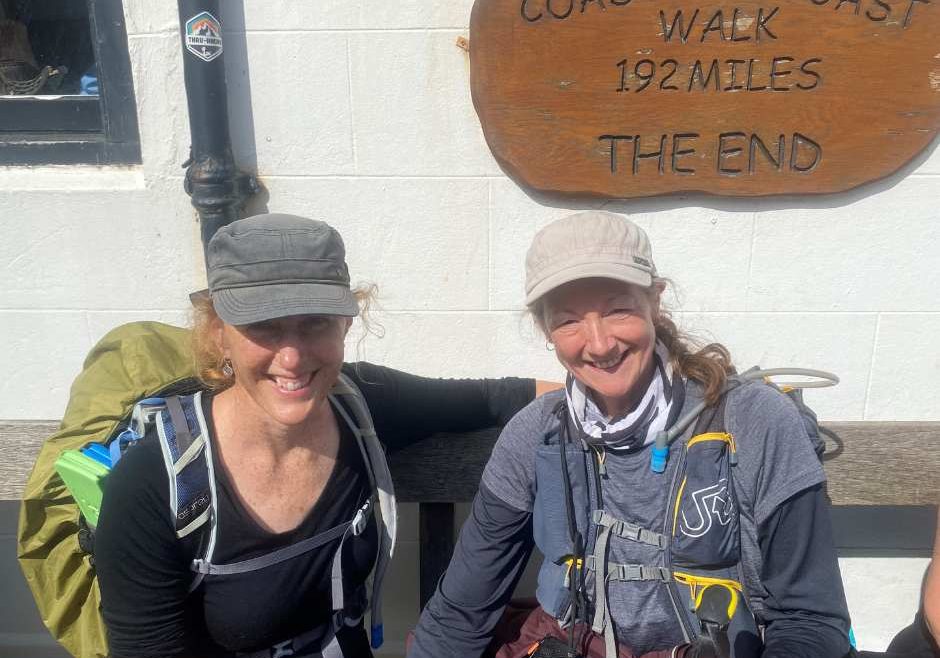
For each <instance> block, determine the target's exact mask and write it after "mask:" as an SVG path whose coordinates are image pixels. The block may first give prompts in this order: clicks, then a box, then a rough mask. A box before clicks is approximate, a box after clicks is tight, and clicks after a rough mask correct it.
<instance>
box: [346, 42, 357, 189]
mask: <svg viewBox="0 0 940 658" xmlns="http://www.w3.org/2000/svg"><path fill="white" fill-rule="evenodd" d="M352 90H353V65H352V47H351V46H350V44H349V36H348V35H347V37H346V97H347V98H348V99H349V142H350V148H351V149H352V160H353V170H354V171H357V172H358V171H359V152H358V151H357V150H356V108H355V103H354V101H353V91H352Z"/></svg>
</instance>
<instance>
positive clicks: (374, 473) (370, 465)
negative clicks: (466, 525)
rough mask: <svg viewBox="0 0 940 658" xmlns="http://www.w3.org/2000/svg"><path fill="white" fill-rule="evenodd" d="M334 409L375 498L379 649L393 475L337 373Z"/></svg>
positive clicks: (391, 537) (354, 395) (393, 510)
mask: <svg viewBox="0 0 940 658" xmlns="http://www.w3.org/2000/svg"><path fill="white" fill-rule="evenodd" d="M330 399H331V400H332V401H333V403H334V408H335V409H336V410H337V411H338V412H339V414H340V415H341V416H342V417H343V419H344V420H345V421H346V423H347V425H349V428H350V429H351V430H352V431H353V434H355V436H356V441H357V442H358V444H359V449H360V450H361V451H362V457H363V461H364V462H365V464H366V471H368V473H369V480H370V484H371V486H372V493H373V497H375V498H378V503H379V504H378V508H377V509H376V510H375V511H376V513H377V514H376V523H377V525H378V529H379V554H378V559H377V560H376V565H375V570H374V571H373V574H372V597H371V601H370V607H371V611H372V612H371V614H372V647H373V648H378V647H379V646H381V645H382V642H383V625H382V584H383V581H384V579H385V572H386V571H387V570H388V565H389V562H390V561H391V559H392V556H393V555H394V552H395V540H396V536H397V519H398V510H397V504H396V501H395V487H394V485H393V484H392V474H391V473H390V472H389V470H388V461H387V460H386V458H385V449H384V448H383V447H382V444H381V443H380V442H379V438H378V436H376V433H375V426H374V425H373V423H372V414H371V413H369V407H368V405H367V404H366V400H365V397H363V395H362V392H361V391H360V390H359V387H358V386H356V384H355V383H354V382H353V381H352V379H350V378H349V377H347V376H346V375H344V374H343V373H340V375H339V379H338V380H337V382H336V385H334V387H333V390H332V392H331V393H330Z"/></svg>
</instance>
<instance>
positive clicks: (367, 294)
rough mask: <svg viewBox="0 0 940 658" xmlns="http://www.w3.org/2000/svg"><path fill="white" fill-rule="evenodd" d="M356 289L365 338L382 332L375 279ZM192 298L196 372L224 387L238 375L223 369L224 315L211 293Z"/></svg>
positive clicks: (214, 388) (215, 388) (208, 382)
mask: <svg viewBox="0 0 940 658" xmlns="http://www.w3.org/2000/svg"><path fill="white" fill-rule="evenodd" d="M352 293H353V296H354V297H355V298H356V302H357V303H358V304H359V320H360V321H361V322H362V325H363V329H364V330H365V331H364V333H363V339H364V338H365V336H367V335H369V334H373V335H380V334H381V329H382V328H381V325H379V324H378V323H377V322H376V321H375V319H374V318H373V317H372V314H371V311H372V308H373V306H374V305H375V304H376V303H377V301H376V300H377V298H378V286H376V285H375V284H374V283H367V284H359V285H358V286H356V287H355V288H353V290H352ZM192 302H193V311H192V353H193V361H194V363H195V366H196V376H197V377H198V378H199V381H200V382H201V383H202V385H203V386H205V387H206V388H208V389H209V390H212V391H223V390H225V389H227V388H229V387H230V386H231V385H232V384H234V383H235V375H234V374H232V375H226V374H225V372H224V371H223V367H224V366H225V356H224V355H223V353H222V348H221V346H219V344H218V341H217V340H216V331H217V330H218V327H219V324H220V323H221V322H222V319H221V318H220V317H219V316H218V314H217V313H216V312H215V307H214V306H212V300H211V299H210V297H209V295H208V294H206V295H199V296H197V297H195V298H193V300H192ZM361 340H362V339H360V342H361Z"/></svg>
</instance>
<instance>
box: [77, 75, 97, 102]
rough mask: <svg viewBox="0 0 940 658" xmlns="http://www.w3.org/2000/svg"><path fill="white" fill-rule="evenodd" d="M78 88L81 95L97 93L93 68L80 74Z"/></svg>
mask: <svg viewBox="0 0 940 658" xmlns="http://www.w3.org/2000/svg"><path fill="white" fill-rule="evenodd" d="M80 89H81V90H80V92H79V93H80V94H81V95H82V96H97V95H98V75H97V73H96V72H95V70H94V69H92V70H91V71H90V72H88V73H86V74H85V75H83V76H82V81H81V88H80Z"/></svg>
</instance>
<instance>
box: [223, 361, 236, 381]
mask: <svg viewBox="0 0 940 658" xmlns="http://www.w3.org/2000/svg"><path fill="white" fill-rule="evenodd" d="M222 374H223V375H225V376H226V377H232V376H234V375H235V369H234V368H233V367H232V362H231V361H229V360H228V359H225V361H223V362H222Z"/></svg>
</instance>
